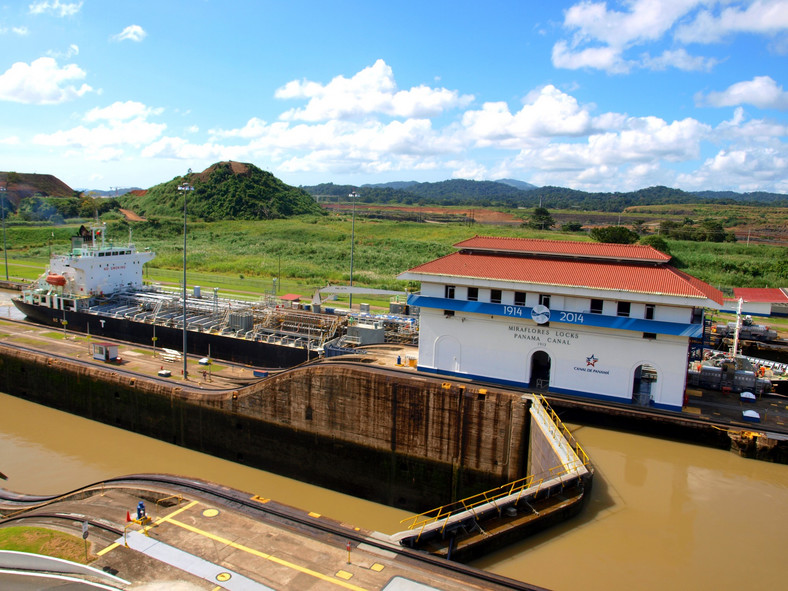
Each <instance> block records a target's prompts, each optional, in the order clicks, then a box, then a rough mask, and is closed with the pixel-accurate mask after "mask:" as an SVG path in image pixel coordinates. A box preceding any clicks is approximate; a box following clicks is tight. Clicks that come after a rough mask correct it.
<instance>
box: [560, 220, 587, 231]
mask: <svg viewBox="0 0 788 591" xmlns="http://www.w3.org/2000/svg"><path fill="white" fill-rule="evenodd" d="M561 231H562V232H582V231H583V224H581V223H580V222H566V223H565V224H561Z"/></svg>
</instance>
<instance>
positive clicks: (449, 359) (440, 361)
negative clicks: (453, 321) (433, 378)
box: [435, 337, 462, 373]
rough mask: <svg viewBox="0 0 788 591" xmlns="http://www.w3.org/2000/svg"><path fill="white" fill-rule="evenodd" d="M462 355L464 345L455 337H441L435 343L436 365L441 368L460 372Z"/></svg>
mask: <svg viewBox="0 0 788 591" xmlns="http://www.w3.org/2000/svg"><path fill="white" fill-rule="evenodd" d="M461 355H462V346H461V345H460V342H459V341H458V340H457V339H455V338H453V337H441V338H439V339H438V342H437V343H435V366H436V368H437V369H439V370H443V371H449V372H452V373H458V372H459V371H460V361H461Z"/></svg>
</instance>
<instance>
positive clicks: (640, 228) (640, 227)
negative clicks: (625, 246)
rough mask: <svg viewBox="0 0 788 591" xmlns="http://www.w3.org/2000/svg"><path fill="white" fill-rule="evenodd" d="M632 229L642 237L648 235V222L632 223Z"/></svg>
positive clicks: (638, 221)
mask: <svg viewBox="0 0 788 591" xmlns="http://www.w3.org/2000/svg"><path fill="white" fill-rule="evenodd" d="M632 229H633V230H634V231H635V232H637V233H638V234H640V235H643V234H645V233H646V220H635V221H634V222H632Z"/></svg>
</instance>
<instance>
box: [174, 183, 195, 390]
mask: <svg viewBox="0 0 788 591" xmlns="http://www.w3.org/2000/svg"><path fill="white" fill-rule="evenodd" d="M191 173H192V169H191V168H190V169H189V172H188V175H189V176H190V175H191ZM178 190H179V191H181V192H182V193H183V379H184V380H188V379H189V377H188V376H189V372H188V370H187V368H186V202H187V200H188V197H189V193H190V192H191V191H194V187H193V186H192V185H190V184H189V183H188V182H187V181H183V182H182V183H181V184H180V185H178Z"/></svg>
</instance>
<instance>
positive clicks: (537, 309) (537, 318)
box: [531, 304, 550, 324]
mask: <svg viewBox="0 0 788 591" xmlns="http://www.w3.org/2000/svg"><path fill="white" fill-rule="evenodd" d="M531 319H532V320H533V321H534V322H536V323H537V324H547V323H548V322H550V308H548V307H547V306H543V305H542V304H539V305H538V306H534V307H533V308H531Z"/></svg>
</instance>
